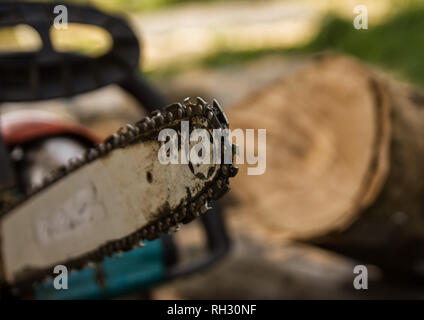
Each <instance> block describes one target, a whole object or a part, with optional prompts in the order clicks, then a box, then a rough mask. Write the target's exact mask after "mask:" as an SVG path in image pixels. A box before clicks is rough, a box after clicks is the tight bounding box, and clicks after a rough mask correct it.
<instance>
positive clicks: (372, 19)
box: [0, 0, 424, 87]
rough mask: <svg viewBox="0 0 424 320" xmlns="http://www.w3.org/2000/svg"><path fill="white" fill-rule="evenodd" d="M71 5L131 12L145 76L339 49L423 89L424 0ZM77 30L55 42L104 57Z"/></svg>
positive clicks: (1, 38) (1, 33) (95, 39)
mask: <svg viewBox="0 0 424 320" xmlns="http://www.w3.org/2000/svg"><path fill="white" fill-rule="evenodd" d="M69 2H74V3H84V4H92V5H94V6H97V7H99V8H101V9H103V10H107V11H111V12H113V13H117V14H125V15H126V16H127V17H128V18H129V19H130V20H131V22H132V24H133V26H134V28H135V29H136V30H137V31H138V34H140V36H141V37H142V38H143V40H144V52H143V65H144V71H146V72H147V73H148V74H150V75H151V76H152V77H154V78H159V79H160V78H163V77H169V76H172V75H175V74H176V73H181V72H186V71H187V70H190V69H193V68H203V69H207V68H219V67H225V66H234V65H236V64H246V63H250V62H252V61H254V60H256V59H259V58H262V57H266V56H270V55H273V56H274V55H282V56H284V57H296V56H302V55H304V54H309V53H313V52H317V51H322V50H337V51H341V52H345V53H349V54H352V55H355V56H357V57H359V58H360V59H362V60H364V61H367V62H370V63H373V64H375V65H377V66H380V67H382V68H384V69H386V70H389V71H393V72H394V73H396V74H398V75H400V76H401V77H403V78H404V79H407V80H409V81H412V82H413V83H415V84H416V85H418V86H420V87H423V86H424V59H422V51H423V50H422V48H423V46H424V32H423V31H424V3H423V1H419V0H409V1H408V0H372V1H353V0H336V1H331V0H324V1H302V0H299V1H289V0H280V1H278V0H277V1H266V0H235V1H234V0H233V1H223V0H73V1H69ZM358 4H365V5H366V6H367V7H368V15H369V21H368V25H369V26H368V27H369V28H368V30H356V29H354V28H353V23H352V22H353V19H354V17H355V13H354V12H353V8H354V7H355V5H358ZM267 7H268V9H267ZM249 8H250V9H249ZM255 12H257V14H256V17H255ZM74 31H75V30H74ZM77 31H78V30H77ZM77 31H75V32H68V33H69V34H70V36H68V37H66V36H64V34H63V33H62V34H61V35H60V36H56V38H57V39H58V42H62V44H60V45H63V46H64V47H69V46H70V47H71V48H74V49H75V48H76V49H77V50H80V51H83V52H86V53H88V54H94V55H95V54H96V52H102V49H101V48H102V44H101V42H102V41H100V40H99V36H92V37H91V38H90V36H89V33H87V32H85V31H81V30H80V31H79V32H77ZM21 33H23V32H22V30H21ZM84 37H85V38H84ZM24 38H25V37H24ZM83 38H84V39H83ZM13 39H14V37H13V35H12V34H11V32H10V30H2V29H0V49H4V48H7V47H8V46H7V45H6V43H11V41H12V40H13ZM66 39H72V42H73V44H72V45H69V40H66ZM287 39H288V40H287ZM99 41H100V42H99ZM21 42H22V41H21ZM24 42H25V41H24ZM99 43H100V44H99ZM105 46H106V47H107V45H103V47H105Z"/></svg>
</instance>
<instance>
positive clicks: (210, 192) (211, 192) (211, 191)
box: [207, 188, 213, 198]
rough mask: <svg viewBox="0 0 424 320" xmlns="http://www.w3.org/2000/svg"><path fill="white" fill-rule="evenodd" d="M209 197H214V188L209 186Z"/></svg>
mask: <svg viewBox="0 0 424 320" xmlns="http://www.w3.org/2000/svg"><path fill="white" fill-rule="evenodd" d="M207 192H208V197H209V198H212V197H213V189H212V188H208V191H207Z"/></svg>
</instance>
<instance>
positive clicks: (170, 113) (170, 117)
mask: <svg viewBox="0 0 424 320" xmlns="http://www.w3.org/2000/svg"><path fill="white" fill-rule="evenodd" d="M166 119H167V120H168V121H169V122H172V120H174V115H173V114H172V112H168V113H167V114H166Z"/></svg>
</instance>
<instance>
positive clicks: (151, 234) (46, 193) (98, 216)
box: [0, 98, 237, 287]
mask: <svg viewBox="0 0 424 320" xmlns="http://www.w3.org/2000/svg"><path fill="white" fill-rule="evenodd" d="M182 121H188V122H189V125H190V132H191V131H192V130H193V129H194V128H204V129H206V130H208V131H209V132H212V130H214V129H228V120H227V118H226V116H225V114H224V112H223V111H222V109H221V107H220V106H219V104H218V102H217V101H216V100H214V101H213V103H212V105H210V104H208V103H206V102H205V101H204V100H203V99H201V98H197V99H196V100H191V99H189V98H187V99H185V100H184V102H183V103H175V104H172V105H169V106H167V107H165V108H164V109H163V110H162V111H154V112H152V113H151V114H150V115H149V116H148V117H145V118H143V119H142V120H140V121H138V122H137V123H135V124H133V125H130V124H128V125H127V126H126V127H125V128H120V129H119V130H118V131H117V132H116V133H115V134H113V135H111V136H110V137H108V138H107V139H105V141H104V142H103V143H100V144H98V145H96V146H94V147H92V148H90V149H88V150H87V151H86V152H85V153H84V154H83V155H82V156H81V157H79V158H76V159H72V160H70V161H69V163H68V164H67V165H65V166H62V167H60V168H58V169H56V170H55V171H54V172H53V173H52V174H51V175H49V176H48V177H46V178H45V180H44V181H43V183H42V184H41V185H39V186H37V187H35V188H33V190H31V191H30V192H29V193H28V194H27V195H25V196H24V197H22V198H21V199H18V200H16V201H15V202H13V203H11V204H9V205H8V206H7V207H6V208H4V209H3V210H2V211H1V212H0V237H1V238H0V239H1V240H0V253H1V255H0V257H1V260H0V268H1V270H0V271H1V279H2V282H3V283H4V284H7V285H9V286H17V287H19V286H28V285H32V284H33V283H35V282H39V281H42V280H43V279H45V278H46V277H51V276H53V268H54V267H55V266H56V265H64V266H66V267H67V268H68V270H73V269H81V268H84V267H86V266H87V265H88V264H90V263H97V262H100V261H101V260H102V259H103V258H104V257H106V256H111V255H112V254H113V253H119V252H121V251H129V250H132V249H133V248H135V247H137V246H143V245H144V244H143V241H144V240H148V241H150V240H154V239H156V238H157V237H159V236H160V235H161V234H162V233H168V232H172V231H177V230H178V229H179V225H180V224H185V223H188V222H190V221H192V220H193V219H194V218H196V217H198V216H199V215H201V214H204V213H205V212H206V211H207V210H208V208H209V207H208V202H210V201H211V200H216V199H218V198H219V197H221V196H222V195H223V194H224V193H225V192H226V191H228V189H229V178H230V177H234V176H235V175H236V174H237V168H236V167H234V166H233V165H232V164H225V163H224V161H223V156H222V159H221V160H222V161H221V163H219V164H216V163H212V164H207V165H203V166H206V167H203V168H202V167H200V168H197V167H196V166H193V164H192V163H191V162H190V163H188V164H178V165H163V164H160V163H159V160H158V153H157V152H158V149H159V148H160V146H161V142H160V141H158V135H159V132H160V131H161V130H162V129H164V128H172V129H173V130H175V131H176V132H177V133H178V135H181V123H182ZM180 138H181V137H180ZM223 140H224V139H222V140H221V141H220V143H221V150H224V148H228V143H227V144H226V143H225V142H224V141H223ZM211 143H212V142H211ZM162 144H163V142H162ZM229 147H230V148H231V154H232V156H233V157H234V154H235V147H234V145H232V144H231V142H230V143H229Z"/></svg>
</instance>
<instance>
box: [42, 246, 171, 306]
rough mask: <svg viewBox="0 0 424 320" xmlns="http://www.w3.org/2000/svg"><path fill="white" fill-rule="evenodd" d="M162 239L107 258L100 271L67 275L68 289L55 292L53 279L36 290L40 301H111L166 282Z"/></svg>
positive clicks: (91, 269) (98, 269) (99, 268)
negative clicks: (109, 299) (110, 299)
mask: <svg viewBox="0 0 424 320" xmlns="http://www.w3.org/2000/svg"><path fill="white" fill-rule="evenodd" d="M163 242H164V241H163V239H158V240H155V241H152V242H147V243H146V246H145V247H141V248H136V249H133V250H131V251H129V252H123V253H122V254H121V255H120V256H118V255H117V254H114V255H112V256H111V257H107V258H105V259H104V260H103V262H101V263H100V264H99V265H98V267H97V268H94V267H87V268H84V269H82V270H80V271H77V272H70V273H69V274H68V289H55V288H54V286H53V279H50V280H48V281H45V282H43V283H41V284H39V285H37V286H35V287H34V297H35V298H36V299H41V300H47V299H48V300H50V299H54V300H68V299H108V298H113V297H119V296H124V295H126V294H130V293H132V292H135V291H142V290H147V289H149V288H151V287H154V286H156V285H158V284H160V283H162V282H163V281H165V278H166V265H165V250H164V243H163ZM99 274H100V276H101V279H102V280H101V281H99V280H98V279H99Z"/></svg>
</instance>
